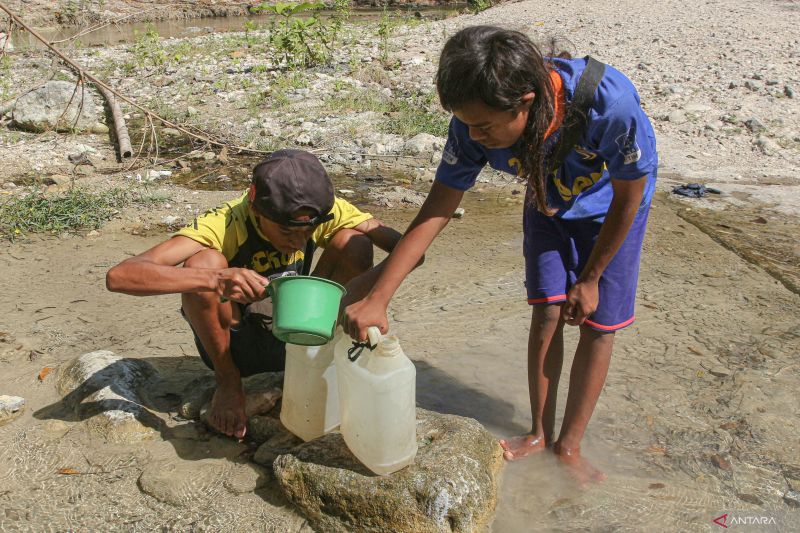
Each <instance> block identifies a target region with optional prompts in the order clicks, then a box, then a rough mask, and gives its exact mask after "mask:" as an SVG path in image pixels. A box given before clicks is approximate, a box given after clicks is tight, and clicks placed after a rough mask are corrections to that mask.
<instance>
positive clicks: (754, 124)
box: [744, 117, 767, 133]
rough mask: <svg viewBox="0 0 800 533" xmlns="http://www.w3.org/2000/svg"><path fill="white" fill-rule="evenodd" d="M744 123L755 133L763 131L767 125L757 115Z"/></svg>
mask: <svg viewBox="0 0 800 533" xmlns="http://www.w3.org/2000/svg"><path fill="white" fill-rule="evenodd" d="M744 125H745V126H746V127H747V129H748V130H750V131H752V132H753V133H761V132H762V131H764V130H766V129H767V128H766V126H764V124H763V123H762V122H761V121H760V120H758V119H757V118H755V117H752V118H748V119H747V120H745V121H744Z"/></svg>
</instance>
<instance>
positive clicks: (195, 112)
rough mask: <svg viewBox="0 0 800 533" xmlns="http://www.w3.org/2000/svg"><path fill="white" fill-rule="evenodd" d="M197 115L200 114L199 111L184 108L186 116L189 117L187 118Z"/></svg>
mask: <svg viewBox="0 0 800 533" xmlns="http://www.w3.org/2000/svg"><path fill="white" fill-rule="evenodd" d="M199 114H200V111H198V110H197V108H194V107H192V106H189V107H187V108H186V115H187V116H189V117H195V116H197V115H199Z"/></svg>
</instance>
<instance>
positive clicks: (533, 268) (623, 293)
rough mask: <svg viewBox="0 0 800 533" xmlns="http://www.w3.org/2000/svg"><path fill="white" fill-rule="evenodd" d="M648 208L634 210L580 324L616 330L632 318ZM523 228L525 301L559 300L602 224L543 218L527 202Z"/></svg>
mask: <svg viewBox="0 0 800 533" xmlns="http://www.w3.org/2000/svg"><path fill="white" fill-rule="evenodd" d="M649 211H650V205H649V204H648V205H645V206H643V207H642V208H641V209H639V212H638V213H637V215H636V218H635V219H634V221H633V225H632V226H631V229H630V231H629V232H628V236H627V237H626V239H625V242H623V244H622V246H621V247H620V249H619V251H618V252H617V254H616V255H615V256H614V258H613V259H612V260H611V262H610V263H609V264H608V267H606V269H605V271H604V272H603V275H602V276H601V277H600V283H599V290H600V301H599V302H598V305H597V310H595V312H594V313H593V314H592V315H591V316H589V317H588V318H587V320H586V322H585V323H586V325H588V326H589V327H591V328H593V329H596V330H599V331H616V330H618V329H622V328H624V327H625V326H629V325H630V324H632V323H633V321H634V303H635V301H636V285H637V283H638V280H639V259H640V257H641V253H642V242H643V241H644V234H645V229H646V227H647V215H648V213H649ZM523 226H524V234H525V238H524V252H525V286H526V287H527V289H528V303H529V304H531V305H537V304H551V303H558V302H563V301H565V300H566V299H567V293H568V292H569V289H570V288H571V287H572V285H573V284H574V283H575V280H577V279H578V276H580V273H581V271H582V270H583V267H584V266H585V265H586V262H587V261H588V260H589V255H590V254H591V253H592V247H593V246H594V243H595V242H596V241H597V236H598V234H599V233H600V228H601V227H602V223H599V222H592V221H581V220H563V219H560V218H556V217H548V216H546V215H543V214H542V213H540V212H539V211H538V210H537V209H536V208H535V207H534V206H527V207H526V208H525V210H524V215H523Z"/></svg>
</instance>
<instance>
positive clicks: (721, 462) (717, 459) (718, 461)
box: [711, 454, 731, 470]
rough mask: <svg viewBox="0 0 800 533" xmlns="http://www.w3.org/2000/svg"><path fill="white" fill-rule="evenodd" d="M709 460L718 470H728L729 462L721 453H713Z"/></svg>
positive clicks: (729, 467)
mask: <svg viewBox="0 0 800 533" xmlns="http://www.w3.org/2000/svg"><path fill="white" fill-rule="evenodd" d="M711 462H712V463H713V464H714V466H716V467H717V468H719V469H720V470H730V469H731V463H730V462H729V461H728V460H727V459H725V458H724V457H722V456H721V455H717V454H714V455H712V456H711Z"/></svg>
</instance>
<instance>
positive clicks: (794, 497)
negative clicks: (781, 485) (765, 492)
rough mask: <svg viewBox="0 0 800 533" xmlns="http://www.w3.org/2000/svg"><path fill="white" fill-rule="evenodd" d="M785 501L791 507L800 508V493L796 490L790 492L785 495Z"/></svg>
mask: <svg viewBox="0 0 800 533" xmlns="http://www.w3.org/2000/svg"><path fill="white" fill-rule="evenodd" d="M783 501H784V502H786V505H788V506H789V507H794V508H800V492H799V491H796V490H788V491H786V494H784V495H783Z"/></svg>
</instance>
